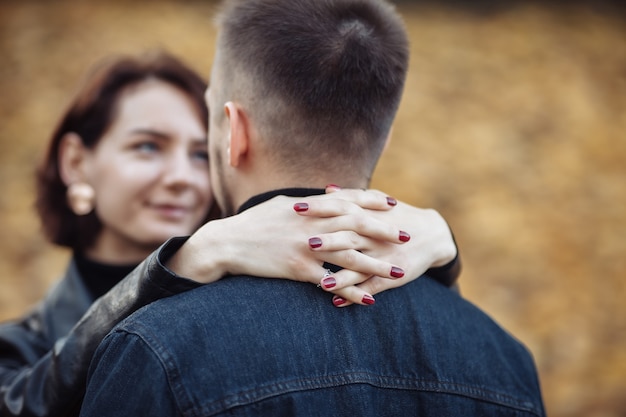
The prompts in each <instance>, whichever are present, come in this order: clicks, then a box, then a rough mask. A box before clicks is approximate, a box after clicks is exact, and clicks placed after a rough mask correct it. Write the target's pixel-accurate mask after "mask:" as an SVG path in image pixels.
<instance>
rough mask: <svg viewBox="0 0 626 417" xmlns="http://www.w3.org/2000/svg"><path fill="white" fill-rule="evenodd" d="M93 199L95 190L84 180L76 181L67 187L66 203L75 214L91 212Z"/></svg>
mask: <svg viewBox="0 0 626 417" xmlns="http://www.w3.org/2000/svg"><path fill="white" fill-rule="evenodd" d="M95 199H96V192H95V191H94V189H93V187H92V186H91V185H89V184H87V183H86V182H76V183H74V184H71V185H70V186H69V187H68V188H67V203H68V204H69V205H70V208H71V209H72V211H73V212H74V214H76V215H77V216H84V215H85V214H89V213H91V211H92V210H93V208H94V202H95Z"/></svg>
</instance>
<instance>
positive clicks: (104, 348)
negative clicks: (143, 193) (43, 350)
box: [81, 242, 545, 417]
mask: <svg viewBox="0 0 626 417" xmlns="http://www.w3.org/2000/svg"><path fill="white" fill-rule="evenodd" d="M174 243H175V242H174ZM174 250H175V249H174V248H172V251H174ZM544 414H545V413H544V408H543V402H542V398H541V392H540V388H539V382H538V376H537V371H536V368H535V365H534V362H533V358H532V356H531V354H530V353H529V352H528V350H527V349H526V348H525V347H524V346H523V345H522V344H521V343H520V342H519V341H517V340H516V339H515V338H514V337H513V336H511V335H510V334H509V333H508V332H506V331H505V330H503V329H502V328H501V327H500V326H498V324H496V323H495V322H494V321H493V320H492V319H490V318H489V317H488V316H487V315H486V314H485V313H483V312H482V311H481V310H479V309H478V308H476V307H475V306H474V305H472V304H471V303H469V302H468V301H466V300H464V299H462V298H461V297H460V296H459V294H457V293H456V292H454V291H450V290H449V289H447V288H446V287H445V286H443V285H441V284H439V283H437V282H436V281H434V280H432V279H431V278H429V277H426V276H424V277H421V278H419V279H417V280H415V281H413V282H412V283H410V284H408V285H405V286H404V287H401V288H397V289H393V290H389V291H386V292H384V293H382V294H379V295H378V296H377V302H376V304H375V305H373V306H368V307H361V306H353V307H349V308H343V309H338V308H335V307H333V306H332V304H331V303H330V302H329V294H328V293H326V292H324V291H322V290H321V289H319V288H316V287H315V286H314V285H311V284H306V283H300V282H291V281H284V280H271V279H260V278H255V277H246V276H236V277H227V278H225V279H222V280H220V281H218V282H216V283H214V284H211V285H210V286H204V287H200V288H198V289H195V290H192V291H189V292H186V293H184V294H180V295H176V296H173V297H170V298H167V299H163V300H160V301H158V302H155V303H153V304H151V305H149V306H147V307H145V308H142V309H141V310H139V311H138V312H137V313H135V314H133V315H132V316H131V317H129V318H128V319H126V320H125V321H123V322H122V323H121V324H120V325H119V326H117V327H116V328H115V329H114V330H113V331H112V332H111V333H110V334H109V335H107V337H106V338H105V339H104V341H103V343H102V344H101V345H100V346H99V348H98V350H97V352H96V353H95V355H94V360H93V362H92V364H91V367H90V371H89V383H88V387H87V392H86V396H85V402H84V404H83V408H82V409H81V416H85V417H91V416H103V417H106V416H120V415H133V416H154V417H159V416H305V417H308V416H331V415H338V416H343V415H358V416H377V417H380V416H405V415H413V416H461V415H462V416H542V415H544Z"/></svg>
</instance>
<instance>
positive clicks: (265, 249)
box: [167, 187, 456, 306]
mask: <svg viewBox="0 0 626 417" xmlns="http://www.w3.org/2000/svg"><path fill="white" fill-rule="evenodd" d="M396 224H401V225H402V227H403V228H402V229H401V228H398V227H397V226H396ZM404 226H406V230H405V229H404ZM411 236H415V237H417V239H416V238H415V237H413V238H412V237H411ZM401 248H402V249H401ZM455 254H456V246H455V245H454V242H453V240H452V237H451V234H450V231H449V229H448V227H447V224H446V223H445V221H444V220H443V219H442V218H441V216H439V214H438V213H437V212H435V211H433V210H422V209H417V208H414V207H411V206H408V205H406V204H403V203H399V204H398V202H397V201H396V200H395V199H393V198H390V197H388V196H387V195H385V194H383V193H381V192H379V191H374V190H369V191H362V190H339V189H338V188H337V187H329V188H327V194H325V195H319V196H311V197H305V198H294V197H285V196H278V197H275V198H273V199H271V200H269V201H267V202H265V203H262V204H259V205H257V206H254V207H252V208H250V209H248V210H246V211H244V212H242V213H240V214H238V215H235V216H231V217H228V218H225V219H220V220H215V221H211V222H209V223H207V224H206V225H204V226H203V227H202V228H200V230H198V232H196V233H195V234H194V235H193V236H191V237H190V238H189V240H188V241H187V242H186V243H185V244H184V245H183V246H182V247H181V249H180V250H179V251H178V253H176V254H175V255H174V256H173V257H172V259H170V261H169V262H168V265H167V266H168V267H169V268H170V269H172V270H173V271H174V272H176V273H177V274H178V275H181V276H185V277H188V278H191V279H194V280H196V281H198V282H203V283H209V282H213V281H216V280H218V279H219V278H221V277H223V276H225V275H240V274H243V275H255V276H262V277H275V278H285V279H291V280H297V281H302V282H310V283H312V284H316V285H319V286H320V287H321V288H323V289H324V290H326V291H329V292H332V293H334V294H335V295H336V296H335V297H334V299H333V303H334V304H335V305H337V306H344V305H349V304H351V303H358V304H373V302H374V298H373V296H372V295H373V294H376V293H378V292H381V291H384V290H386V289H389V288H393V287H397V286H400V285H404V284H405V283H407V282H409V281H412V280H413V279H415V278H416V277H418V276H419V275H421V274H422V273H423V272H424V271H425V270H426V269H428V268H429V267H431V266H438V265H443V264H445V263H446V262H447V261H449V260H451V259H452V258H454V255H455ZM324 263H328V264H332V265H336V266H339V267H341V268H344V269H343V270H341V271H339V272H336V273H332V274H330V275H328V273H327V269H326V266H324Z"/></svg>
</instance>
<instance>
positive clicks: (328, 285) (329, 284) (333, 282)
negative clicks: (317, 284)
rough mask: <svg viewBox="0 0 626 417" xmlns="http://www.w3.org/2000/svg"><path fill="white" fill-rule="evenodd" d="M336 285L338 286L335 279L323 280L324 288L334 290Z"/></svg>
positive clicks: (327, 278)
mask: <svg viewBox="0 0 626 417" xmlns="http://www.w3.org/2000/svg"><path fill="white" fill-rule="evenodd" d="M335 285H337V280H336V279H335V277H326V278H324V279H323V280H322V287H324V288H326V289H328V288H333V287H334V286H335Z"/></svg>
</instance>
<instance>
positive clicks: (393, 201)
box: [387, 197, 398, 207]
mask: <svg viewBox="0 0 626 417" xmlns="http://www.w3.org/2000/svg"><path fill="white" fill-rule="evenodd" d="M387 204H389V205H390V206H392V207H393V206H395V205H397V204H398V200H396V199H395V198H393V197H387Z"/></svg>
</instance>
